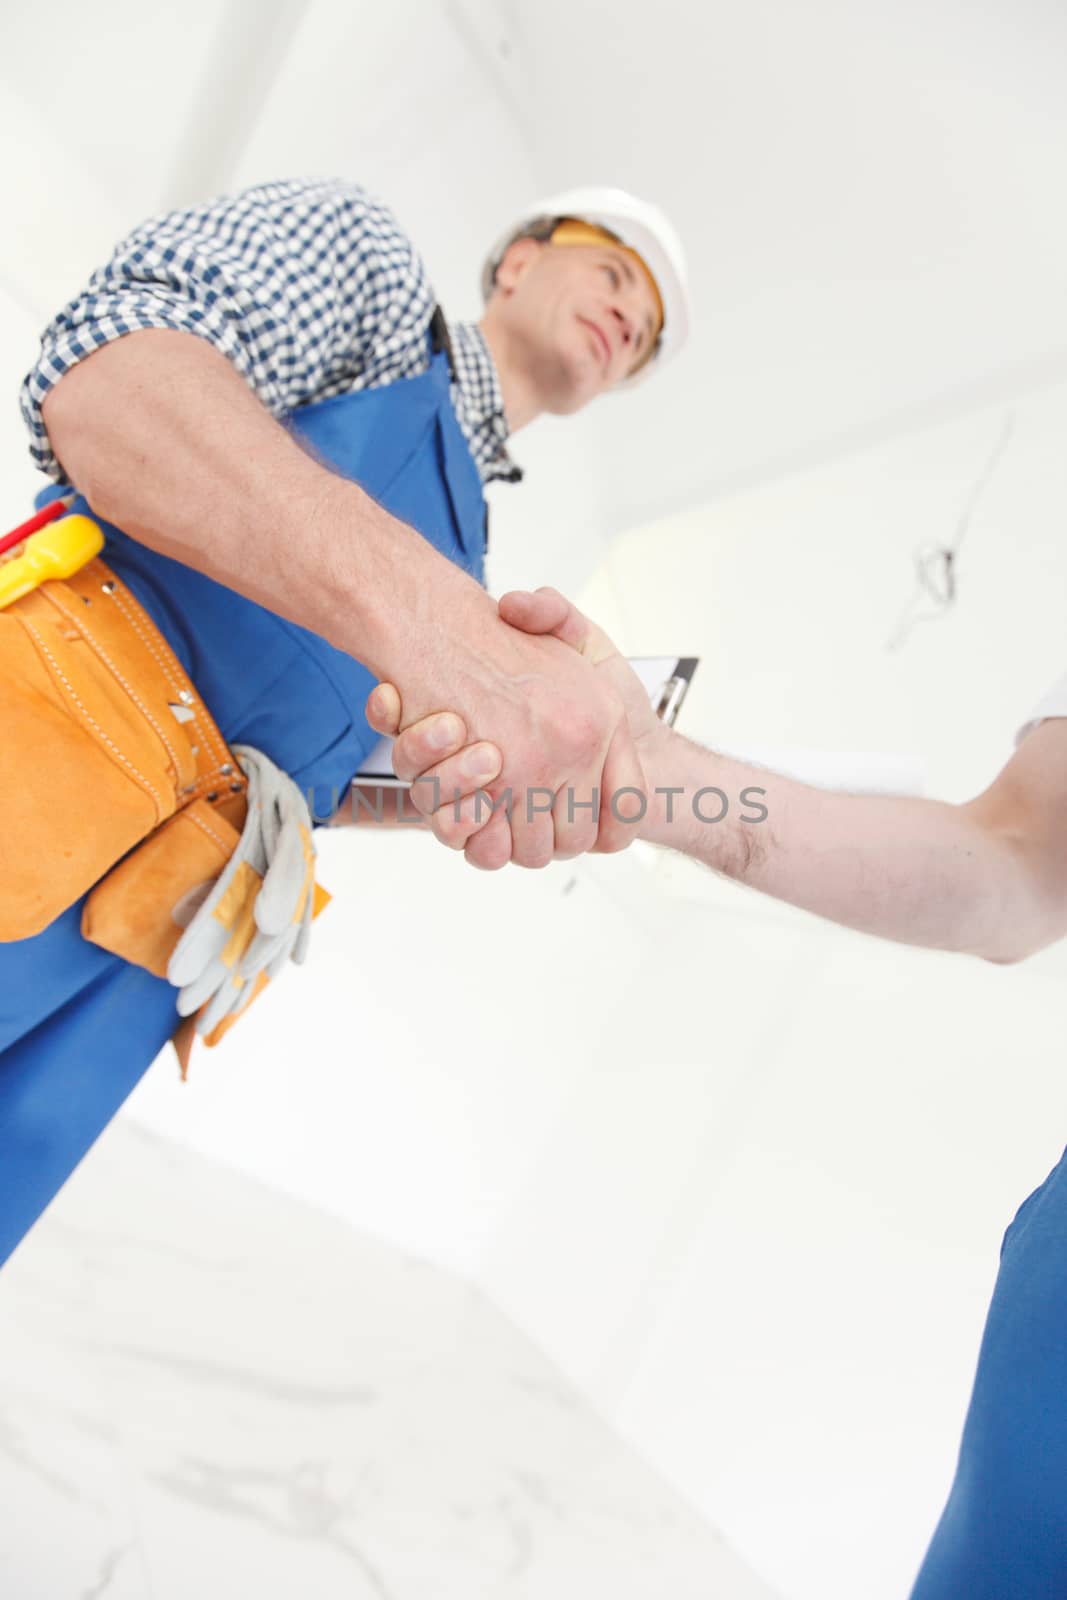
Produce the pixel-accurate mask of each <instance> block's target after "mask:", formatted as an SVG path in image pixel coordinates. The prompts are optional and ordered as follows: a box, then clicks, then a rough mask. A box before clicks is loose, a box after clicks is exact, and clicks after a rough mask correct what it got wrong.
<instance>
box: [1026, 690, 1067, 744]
mask: <svg viewBox="0 0 1067 1600" xmlns="http://www.w3.org/2000/svg"><path fill="white" fill-rule="evenodd" d="M1049 717H1067V673H1065V674H1064V676H1063V677H1062V678H1061V679H1060V680H1059V682H1058V683H1056V684H1053V686H1052V688H1051V689H1050V690H1049V692H1048V694H1047V695H1046V696H1045V698H1044V699H1043V700H1041V701H1039V703H1038V704H1037V705H1036V706H1035V707H1034V709H1033V711H1032V713H1031V714H1030V718H1029V721H1027V722H1024V723H1023V725H1022V727H1021V728H1020V729H1019V731H1018V733H1017V734H1016V735H1015V743H1016V744H1017V745H1018V744H1020V743H1021V742H1022V740H1023V739H1025V738H1026V735H1027V734H1028V733H1032V732H1033V730H1034V729H1035V728H1036V727H1038V725H1039V724H1040V723H1042V722H1045V721H1046V720H1047V719H1048V718H1049Z"/></svg>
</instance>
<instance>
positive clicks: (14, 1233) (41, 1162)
mask: <svg viewBox="0 0 1067 1600" xmlns="http://www.w3.org/2000/svg"><path fill="white" fill-rule="evenodd" d="M79 909H80V908H72V911H71V912H68V913H65V914H64V917H63V918H60V919H58V921H57V922H56V923H54V924H53V925H52V928H50V929H46V930H45V933H44V934H42V935H39V936H38V938H37V939H34V940H26V941H23V942H22V943H21V944H19V945H6V946H0V991H2V996H3V999H2V1006H0V1010H2V1013H3V1014H2V1015H0V1023H6V1024H7V1026H8V1030H9V1031H8V1037H10V1035H11V1031H14V1022H15V1017H14V1012H15V1011H16V1010H17V1009H19V1008H21V1010H22V1016H23V1020H24V1021H27V1022H29V1023H30V1024H31V1026H30V1027H29V1028H28V1029H27V1031H24V1032H22V1034H21V1036H20V1037H19V1036H17V1034H16V1038H15V1042H14V1043H12V1044H9V1045H8V1046H7V1048H6V1049H2V1053H0V1262H3V1261H5V1260H6V1259H7V1257H8V1256H9V1255H10V1254H11V1251H12V1250H13V1249H14V1248H15V1246H16V1245H17V1244H18V1242H19V1240H20V1239H21V1238H22V1236H23V1235H24V1234H25V1233H26V1231H27V1229H28V1228H30V1227H32V1225H33V1223H34V1222H35V1221H36V1220H37V1218H38V1217H39V1216H40V1214H41V1212H42V1211H43V1210H44V1208H45V1206H46V1205H47V1204H48V1202H49V1201H50V1200H51V1199H52V1197H53V1195H54V1194H55V1193H56V1192H57V1190H58V1189H59V1188H60V1187H61V1186H62V1184H63V1183H64V1182H65V1181H66V1179H67V1178H68V1177H69V1175H70V1173H71V1172H72V1171H73V1170H74V1168H75V1166H76V1165H77V1164H78V1162H79V1161H80V1160H81V1159H82V1157H83V1156H84V1155H85V1153H86V1151H87V1150H88V1149H89V1147H90V1145H92V1144H93V1142H94V1141H95V1140H96V1138H97V1137H98V1136H99V1135H100V1133H101V1132H102V1131H103V1129H104V1128H105V1127H106V1125H107V1123H108V1122H109V1121H110V1120H111V1118H112V1117H113V1116H114V1115H115V1112H116V1111H117V1110H118V1109H119V1107H120V1106H121V1104H122V1102H123V1101H124V1100H125V1098H126V1096H127V1095H128V1094H129V1092H130V1090H131V1089H132V1088H133V1087H134V1085H135V1084H136V1083H137V1081H138V1079H139V1078H140V1077H141V1076H142V1074H143V1073H144V1072H145V1070H146V1068H147V1067H148V1066H149V1065H150V1064H151V1062H152V1061H153V1060H154V1059H155V1057H156V1056H157V1055H158V1054H159V1052H160V1050H161V1049H162V1048H163V1046H164V1044H165V1043H166V1041H167V1040H168V1039H169V1037H170V1035H171V1034H172V1033H173V1031H174V1028H175V1024H176V1022H177V1006H176V1000H177V990H175V989H174V988H172V987H171V985H170V984H169V983H166V982H165V981H164V980H163V979H161V978H154V977H153V976H152V974H151V973H150V972H145V971H143V970H142V968H140V967H134V966H131V965H130V964H129V963H128V962H126V961H120V960H119V959H118V957H117V956H111V955H108V954H107V953H106V952H104V951H101V950H98V949H97V947H96V946H94V945H87V944H86V943H85V941H84V940H82V939H81V935H80V932H79V931H78V928H77V911H78V910H79ZM45 946H47V953H48V956H49V960H47V961H42V959H41V954H42V951H43V949H44V948H45ZM31 947H39V948H38V949H36V950H34V949H33V948H31ZM53 958H54V960H56V961H58V962H59V963H60V965H59V966H58V967H56V966H53V965H52V964H51V963H52V959H53ZM24 968H25V972H23V969H24ZM64 979H65V980H66V982H67V984H68V985H77V987H75V988H74V989H73V992H71V991H70V989H68V991H67V997H66V998H65V999H63V1000H62V1003H59V1004H58V1005H56V1004H54V1002H55V1001H56V1000H57V998H59V997H58V995H56V994H53V993H52V992H51V988H52V986H58V985H59V984H61V983H62V982H63V980H64ZM42 1012H43V1013H44V1014H43V1016H41V1013H42ZM38 1017H41V1020H37V1018H38ZM0 1032H2V1029H0Z"/></svg>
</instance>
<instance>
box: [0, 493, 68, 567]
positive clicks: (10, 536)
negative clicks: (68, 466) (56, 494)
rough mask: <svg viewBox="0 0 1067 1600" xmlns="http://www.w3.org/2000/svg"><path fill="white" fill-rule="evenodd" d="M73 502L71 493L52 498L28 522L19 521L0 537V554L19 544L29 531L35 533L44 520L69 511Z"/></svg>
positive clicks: (54, 518) (52, 520) (51, 519)
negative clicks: (59, 497)
mask: <svg viewBox="0 0 1067 1600" xmlns="http://www.w3.org/2000/svg"><path fill="white" fill-rule="evenodd" d="M73 504H74V496H73V495H72V494H68V495H64V496H62V498H61V499H59V500H53V501H52V502H51V503H50V504H49V505H46V506H45V508H44V510H43V511H38V513H37V515H36V516H35V517H31V518H30V519H29V521H28V522H20V523H19V525H18V527H17V528H12V530H11V532H10V533H5V534H4V535H3V536H2V537H0V556H2V555H3V553H4V551H5V550H11V549H12V548H13V547H14V546H15V545H17V544H21V543H22V541H23V539H28V538H29V536H30V534H31V533H36V532H37V529H38V528H43V527H44V525H45V523H46V522H54V521H55V520H56V518H57V517H61V516H62V515H63V513H64V511H69V510H70V508H71V506H72V505H73Z"/></svg>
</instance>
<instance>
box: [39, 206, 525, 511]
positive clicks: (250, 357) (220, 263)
mask: <svg viewBox="0 0 1067 1600" xmlns="http://www.w3.org/2000/svg"><path fill="white" fill-rule="evenodd" d="M433 311H434V295H433V290H432V289H431V287H430V284H429V282H428V280H427V277H426V269H425V267H424V266H423V264H422V261H421V260H420V258H419V256H418V254H417V252H416V250H415V248H414V246H413V245H412V243H411V241H410V240H409V239H408V237H407V235H406V234H404V233H403V232H402V231H401V229H400V228H399V226H398V225H397V223H396V221H395V219H394V218H393V216H392V214H391V213H390V212H389V211H388V210H387V209H386V208H385V206H383V205H382V204H380V202H378V201H377V200H374V199H372V197H371V196H370V195H368V194H367V193H366V192H365V191H364V190H363V189H361V188H359V187H358V186H357V185H355V184H351V183H345V182H341V181H329V180H328V181H295V182H286V183H266V184H261V185H259V186H258V187H257V188H254V189H248V190H245V191H244V192H243V193H242V194H238V195H235V196H230V197H227V198H223V199H220V200H213V201H211V202H209V203H208V204H207V205H202V206H192V207H190V208H189V209H188V210H185V211H172V212H170V213H169V214H168V215H166V216H160V217H154V218H152V219H150V220H149V221H148V222H146V223H144V224H143V225H142V226H141V227H139V228H137V229H136V230H135V231H134V232H133V233H131V234H130V235H129V237H128V238H126V239H124V240H123V241H122V243H121V244H120V245H119V246H118V248H117V249H116V251H115V253H114V255H113V256H112V258H111V260H110V261H109V262H108V264H107V265H106V266H105V267H101V268H99V269H98V270H97V271H96V272H94V273H93V275H92V277H91V279H90V280H89V283H88V286H87V287H86V289H85V290H84V291H83V293H81V294H80V295H78V296H77V297H76V298H75V299H74V300H72V301H71V302H70V304H69V305H68V306H66V308H65V309H64V310H63V311H61V312H60V314H59V316H57V317H56V318H55V320H54V321H53V322H52V323H51V324H50V325H49V327H48V328H47V329H46V330H45V332H44V335H43V337H42V340H41V353H40V356H39V358H38V360H37V364H36V366H35V367H34V368H33V370H32V371H31V372H30V373H29V374H28V376H27V377H26V379H25V381H24V383H23V385H22V390H21V393H20V402H21V406H22V414H23V417H24V419H25V422H26V426H27V427H28V428H29V431H30V438H31V443H30V452H31V454H32V456H33V458H34V460H35V462H36V463H37V465H38V466H39V467H40V468H41V469H42V470H43V471H44V472H47V473H48V475H49V476H50V477H52V478H55V479H57V480H58V481H60V482H62V481H63V480H64V474H63V469H62V466H61V465H60V463H59V462H58V461H57V460H56V458H55V455H54V454H53V452H52V448H51V445H50V443H49V440H48V434H47V431H46V429H45V426H44V423H43V421H42V419H41V403H42V401H43V400H44V397H45V395H46V394H47V393H48V391H49V390H50V389H51V388H52V386H53V384H55V383H56V382H57V381H58V380H59V379H60V378H61V377H62V376H63V374H64V373H65V372H67V371H69V369H70V368H71V367H73V366H75V365H76V364H77V362H79V361H81V360H82V359H83V357H85V356H87V355H90V354H91V353H92V352H93V351H94V350H97V349H99V348H100V346H101V345H104V344H107V343H108V342H109V341H110V340H112V339H118V338H120V337H121V336H122V335H123V334H125V333H131V332H133V331H134V330H135V329H138V328H176V329H179V330H181V331H183V332H186V333H195V334H198V335H199V336H200V337H201V338H204V339H207V340H208V341H209V343H211V344H213V345H214V346H215V349H216V350H219V351H221V353H222V354H223V355H224V356H226V357H228V358H229V360H230V361H232V362H233V364H234V366H235V367H236V368H237V370H238V371H239V372H240V373H241V374H242V376H243V377H244V378H246V379H247V381H248V382H249V383H250V384H251V386H252V388H253V389H254V390H255V392H256V394H257V395H258V396H259V398H260V400H261V401H262V402H263V404H264V405H265V406H266V407H267V409H268V410H269V411H271V412H272V413H273V414H274V415H275V416H282V415H283V414H284V413H286V412H288V411H292V410H294V409H295V408H296V407H297V406H300V405H306V404H308V402H310V401H313V400H326V399H328V398H329V397H330V396H331V395H338V394H349V393H351V392H353V391H354V390H359V389H373V388H377V387H378V386H379V385H381V384H385V383H393V382H394V381H396V380H397V379H399V378H410V377H414V376H415V375H416V374H418V373H420V372H424V371H425V370H426V368H427V366H428V365H429V356H428V351H427V331H428V329H429V326H430V321H431V318H432V316H433ZM450 332H451V337H452V353H453V362H454V381H453V384H452V402H453V405H454V407H455V410H456V416H457V418H458V420H459V424H460V427H461V428H462V430H463V433H464V436H465V438H466V440H467V442H468V444H469V445H470V449H471V453H472V455H473V457H474V459H475V462H476V463H477V465H478V469H479V471H480V473H481V475H482V480H483V482H488V481H490V480H491V479H494V478H504V479H507V480H509V481H515V479H516V478H518V477H520V476H521V473H520V472H519V470H518V468H517V467H516V466H515V465H514V463H513V462H512V461H511V459H510V457H509V456H508V452H507V448H506V446H507V438H508V426H507V420H506V418H505V416H504V402H503V397H502V395H501V392H500V381H499V378H498V377H497V373H496V368H495V366H494V364H493V360H492V357H491V356H490V354H489V349H488V347H487V345H486V342H485V339H484V337H483V335H482V332H481V330H480V328H479V327H478V326H477V324H475V323H467V324H464V323H457V324H455V325H453V326H452V328H451V330H450Z"/></svg>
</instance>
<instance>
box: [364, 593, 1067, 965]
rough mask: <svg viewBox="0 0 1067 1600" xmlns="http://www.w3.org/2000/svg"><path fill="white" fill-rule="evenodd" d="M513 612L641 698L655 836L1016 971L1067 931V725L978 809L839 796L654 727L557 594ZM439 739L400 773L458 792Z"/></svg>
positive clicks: (847, 915) (725, 866)
mask: <svg viewBox="0 0 1067 1600" xmlns="http://www.w3.org/2000/svg"><path fill="white" fill-rule="evenodd" d="M501 615H502V616H506V617H507V618H508V620H509V621H510V622H511V623H512V624H513V625H520V624H521V625H522V626H524V627H532V628H544V629H550V630H551V631H553V632H555V633H556V634H557V636H559V637H561V638H565V639H566V640H567V641H568V642H569V643H570V644H571V645H572V646H573V647H574V648H578V649H581V650H582V651H583V653H585V654H586V655H587V656H588V657H589V658H590V659H591V660H593V661H594V664H595V665H596V668H597V670H598V671H599V672H602V673H605V674H607V675H609V677H610V680H611V681H612V684H613V686H614V687H615V689H616V691H617V692H619V693H620V694H621V695H622V696H623V698H624V699H625V701H626V704H627V708H628V711H629V712H630V714H631V729H632V731H633V732H634V735H635V739H636V742H637V747H638V749H639V751H640V755H641V762H642V766H643V768H644V771H645V775H646V782H647V788H648V791H649V800H648V807H647V811H646V813H645V815H644V817H643V819H642V820H641V822H640V823H639V824H638V825H637V828H636V831H637V832H638V834H639V836H640V837H641V838H643V839H646V840H649V841H650V842H652V843H655V844H660V845H665V846H667V847H669V848H671V849H675V850H679V851H681V852H683V853H684V854H686V855H688V856H691V857H692V858H694V859H695V860H698V861H702V862H704V863H705V864H706V865H707V866H709V867H711V868H713V869H715V870H717V871H719V872H722V873H724V874H726V875H727V876H729V877H732V878H734V879H736V880H737V881H739V882H743V883H747V884H749V885H750V886H751V887H753V888H755V889H759V890H761V891H762V892H763V893H765V894H770V895H773V896H774V897H775V898H777V899H780V900H785V901H788V902H789V903H790V904H792V905H796V906H800V907H802V908H803V909H805V910H808V911H812V912H814V913H816V914H817V915H819V916H823V917H827V918H829V919H831V920H832V921H834V922H838V923H841V924H843V925H845V926H846V927H851V928H856V929H858V930H860V931H861V932H864V933H871V934H876V935H878V936H880V937H882V938H886V939H894V940H897V941H899V942H902V943H906V944H915V945H923V946H928V947H932V948H935V949H944V950H958V951H965V952H969V953H970V954H973V955H978V956H982V957H984V958H986V959H987V960H990V961H997V962H1010V961H1017V960H1020V959H1022V958H1023V957H1025V956H1027V955H1030V954H1032V953H1033V952H1035V951H1037V950H1040V949H1042V948H1043V947H1044V946H1045V945H1048V944H1051V943H1053V942H1054V941H1055V940H1057V939H1059V938H1062V937H1063V936H1064V934H1067V719H1063V718H1054V719H1051V720H1049V721H1046V722H1044V723H1042V724H1041V725H1040V726H1039V727H1038V728H1036V729H1035V730H1034V731H1033V732H1032V733H1030V734H1029V735H1028V737H1027V738H1026V739H1024V741H1023V743H1022V744H1021V746H1020V747H1019V749H1018V750H1017V751H1016V752H1015V754H1014V755H1013V757H1012V758H1011V760H1010V761H1009V762H1008V764H1007V765H1006V766H1005V768H1004V769H1003V771H1002V772H1001V773H1000V775H999V777H998V778H997V779H996V780H995V781H994V783H993V784H991V785H990V787H989V788H988V789H987V790H986V791H985V792H984V793H983V794H981V795H979V796H978V797H977V798H976V799H974V800H971V801H969V802H968V803H967V804H965V805H950V804H947V803H945V802H942V801H937V800H920V799H906V798H897V797H879V796H866V795H847V794H838V793H832V792H827V791H825V790H821V789H815V788H812V787H810V786H809V785H807V784H803V783H797V782H794V781H793V780H792V779H789V778H785V777H782V776H780V775H779V774H776V773H771V772H766V771H763V770H761V769H760V768H756V767H751V766H748V765H747V764H746V763H744V762H740V761H733V760H730V759H728V758H727V757H724V756H720V755H717V754H716V753H715V752H714V751H711V750H707V749H704V748H702V747H701V746H699V745H696V744H693V743H692V742H690V741H689V740H687V739H684V738H682V737H681V736H680V735H678V734H676V733H673V732H671V731H670V730H668V729H666V728H663V727H662V726H661V725H659V724H656V725H655V726H653V725H652V724H653V723H654V719H651V721H650V718H651V712H650V708H649V707H648V703H647V699H646V698H645V696H644V691H643V690H642V689H641V686H640V684H639V683H638V682H637V679H636V678H635V677H634V676H633V674H632V673H630V672H629V668H628V667H627V665H626V663H625V661H624V660H623V658H622V657H621V656H620V655H619V654H618V652H617V651H616V650H615V649H614V647H613V646H612V645H611V642H610V640H608V639H607V638H606V636H605V635H604V634H603V633H602V632H601V631H600V630H599V629H597V628H595V627H594V626H593V625H592V624H590V623H589V622H588V621H587V620H586V619H585V618H584V617H582V615H581V613H580V612H578V611H576V610H575V608H574V607H572V606H570V605H569V604H568V602H566V601H565V600H563V599H562V597H561V596H558V595H555V594H554V592H553V591H539V594H538V595H534V596H530V595H524V596H506V597H505V598H504V599H503V600H502V601H501ZM626 674H629V677H630V679H631V680H632V683H631V684H630V685H629V686H628V687H627V686H626V684H625V682H624V677H625V675H626ZM371 698H372V706H371V713H372V716H373V717H375V718H377V719H378V722H379V723H380V725H381V727H382V729H383V731H388V727H389V723H390V721H392V722H393V723H394V725H395V723H396V720H397V714H398V712H399V709H400V707H399V701H398V699H397V698H396V696H395V691H394V690H392V688H391V686H389V685H383V686H381V687H380V688H379V690H377V691H376V692H375V695H374V696H372V697H371ZM635 718H636V722H635V721H634V719H635ZM438 732H440V727H439V724H438V721H437V719H434V718H431V719H428V720H427V721H425V722H422V723H419V724H417V725H416V726H414V727H412V728H409V729H408V730H407V731H406V732H405V733H404V734H403V735H402V736H401V737H400V739H399V740H398V743H397V749H396V760H397V770H398V771H400V770H403V772H404V775H406V776H412V775H414V774H415V773H416V772H422V773H425V772H433V771H445V772H446V774H447V776H448V784H449V788H448V790H447V792H449V793H450V792H451V786H452V784H453V783H454V782H455V781H456V779H457V778H459V781H460V782H462V778H461V777H459V775H460V773H461V770H462V762H463V760H464V756H463V754H462V753H461V752H462V747H463V744H464V739H463V738H462V737H461V736H460V735H459V733H458V729H456V728H453V729H452V734H453V735H454V737H452V738H451V739H449V740H448V741H446V744H445V747H444V749H440V748H438V749H434V748H433V747H432V746H431V744H430V739H431V737H432V736H433V735H434V734H435V733H438ZM482 749H483V753H488V752H485V749H484V747H482ZM724 800H725V802H726V810H725V814H723V815H721V817H720V813H721V812H722V811H723V801H724ZM415 803H416V804H419V800H418V799H417V798H416V801H415ZM442 809H443V810H445V811H447V810H448V809H449V808H448V807H447V806H446V807H445V808H442ZM431 821H432V825H433V826H434V830H435V832H437V833H438V834H439V836H440V837H442V838H444V839H445V841H446V842H449V843H453V844H455V843H457V842H458V843H462V842H463V840H462V838H459V837H458V836H457V835H455V834H454V835H453V836H452V837H451V838H450V837H449V836H448V828H449V826H450V822H449V819H448V818H446V817H443V816H441V815H436V816H434V817H432V819H431Z"/></svg>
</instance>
